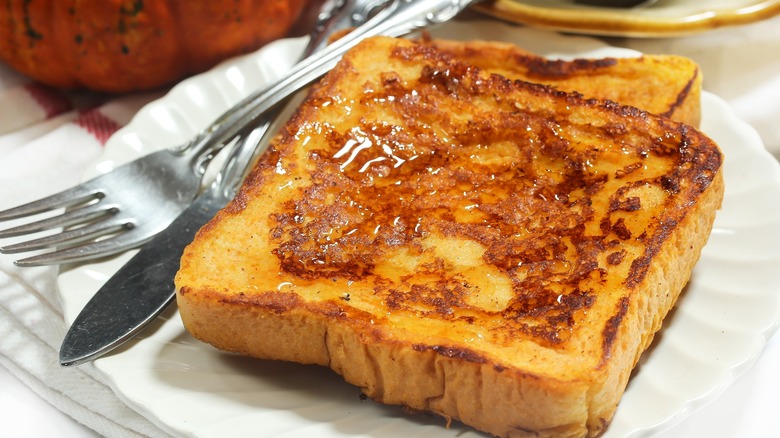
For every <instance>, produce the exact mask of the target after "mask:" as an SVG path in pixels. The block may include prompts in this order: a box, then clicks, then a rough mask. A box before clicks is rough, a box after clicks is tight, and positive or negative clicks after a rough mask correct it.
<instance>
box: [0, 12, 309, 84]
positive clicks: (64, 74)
mask: <svg viewBox="0 0 780 438" xmlns="http://www.w3.org/2000/svg"><path fill="white" fill-rule="evenodd" d="M305 2H306V0H230V1H219V0H82V1H77V0H7V1H6V2H4V4H3V6H2V7H0V59H2V60H3V61H5V62H6V63H8V65H10V66H11V67H12V68H14V69H16V70H18V71H19V72H21V73H24V74H26V75H29V76H30V77H32V78H34V79H37V80H39V81H41V82H43V83H45V84H48V85H51V86H55V87H59V88H88V89H92V90H97V91H107V92H127V91H137V90H145V89H151V88H155V87H158V86H161V85H165V84H169V83H171V82H173V81H176V80H178V79H181V78H183V77H185V76H187V75H190V74H193V73H196V72H200V71H203V70H206V69H208V68H210V67H212V66H214V65H215V64H217V63H218V62H219V61H221V60H223V59H225V58H228V57H230V56H234V55H238V54H241V53H247V52H250V51H253V50H255V49H257V48H259V47H261V46H262V45H264V44H266V43H268V42H269V41H271V40H274V39H276V38H280V37H283V36H285V35H286V34H287V32H288V31H289V30H290V28H291V26H292V25H293V24H294V23H295V21H296V20H297V19H298V17H299V15H300V14H301V12H302V10H303V8H304V6H305Z"/></svg>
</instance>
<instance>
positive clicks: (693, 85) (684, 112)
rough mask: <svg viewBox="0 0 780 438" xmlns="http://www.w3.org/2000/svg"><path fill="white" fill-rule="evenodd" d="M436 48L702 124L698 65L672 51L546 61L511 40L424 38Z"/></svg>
mask: <svg viewBox="0 0 780 438" xmlns="http://www.w3.org/2000/svg"><path fill="white" fill-rule="evenodd" d="M425 42H426V44H431V45H433V46H434V47H437V48H438V49H440V50H443V51H445V52H447V53H450V54H452V55H453V56H454V57H456V58H458V59H460V60H462V61H463V62H466V63H468V64H472V65H475V66H477V67H480V68H482V69H484V70H488V71H490V72H493V73H496V74H500V75H502V76H504V77H507V78H509V79H520V80H525V81H529V82H536V83H541V84H545V85H549V86H551V87H553V88H555V89H558V90H561V91H569V92H578V93H581V94H582V95H584V96H585V97H595V98H599V99H608V100H612V101H614V102H619V103H621V104H623V105H630V106H635V107H637V108H640V109H643V110H645V111H648V112H651V113H653V114H658V115H661V116H664V117H668V118H670V119H672V120H675V121H678V122H681V123H687V124H689V125H691V126H694V127H698V126H699V123H700V122H701V82H702V76H701V73H700V71H699V67H698V66H697V65H696V63H695V62H693V61H692V60H690V59H689V58H685V57H681V56H675V55H643V56H639V57H636V58H599V59H574V60H567V61H564V60H550V59H547V58H545V57H542V56H539V55H536V54H534V53H531V52H528V51H525V50H523V49H521V48H519V47H517V46H515V45H513V44H508V43H501V42H494V41H466V42H461V41H447V40H436V39H426V40H425Z"/></svg>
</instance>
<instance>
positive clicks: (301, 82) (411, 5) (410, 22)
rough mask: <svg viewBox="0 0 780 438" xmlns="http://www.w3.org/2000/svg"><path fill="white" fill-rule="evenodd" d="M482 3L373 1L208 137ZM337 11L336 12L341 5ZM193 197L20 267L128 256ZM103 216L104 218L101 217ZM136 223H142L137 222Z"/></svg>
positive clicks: (70, 218)
mask: <svg viewBox="0 0 780 438" xmlns="http://www.w3.org/2000/svg"><path fill="white" fill-rule="evenodd" d="M478 1H479V0H386V1H376V2H371V1H369V2H368V5H367V7H368V6H370V7H372V9H378V10H377V11H376V12H375V13H374V11H373V10H372V11H364V12H365V15H364V16H363V18H367V17H368V15H369V14H372V15H371V17H370V18H367V20H366V22H365V23H364V24H362V25H361V26H359V27H357V28H356V29H354V30H353V31H351V32H350V33H349V34H347V35H346V36H344V37H343V38H341V39H339V40H338V41H336V42H334V43H333V44H331V45H330V46H328V47H327V48H325V49H323V50H321V51H319V52H318V54H317V55H316V56H311V57H309V58H306V59H305V60H303V61H301V62H299V63H298V64H296V65H295V66H294V67H293V69H292V70H291V71H290V72H289V73H288V74H287V75H286V76H285V77H284V78H282V79H281V80H279V81H277V82H275V83H273V84H271V85H270V86H269V87H267V88H265V89H264V90H261V91H258V92H256V93H254V94H253V95H251V96H250V97H248V98H246V99H245V100H244V101H242V102H241V103H239V105H238V106H237V109H236V111H234V112H232V113H231V114H230V117H229V118H228V119H226V120H225V121H224V122H223V123H221V124H218V126H217V129H215V130H214V131H213V132H210V133H209V134H210V135H209V136H208V137H209V138H210V139H211V140H212V141H215V142H219V141H222V142H224V140H226V139H227V140H230V139H232V138H234V137H235V135H236V134H239V133H240V132H241V130H242V129H245V128H246V127H247V126H250V125H251V124H252V123H253V122H255V121H256V120H257V119H258V118H259V117H261V116H262V115H264V114H265V113H266V112H267V111H269V110H272V109H273V108H274V107H276V106H277V105H278V104H279V103H280V102H283V101H284V100H286V99H287V98H288V97H289V96H290V95H291V94H292V93H294V92H296V91H297V90H300V89H301V88H303V87H305V86H307V85H309V84H310V83H311V82H313V81H315V80H316V79H318V78H319V77H320V76H322V75H323V74H325V73H326V72H327V71H329V70H330V69H331V68H333V67H334V66H335V65H336V63H337V62H338V60H339V59H340V58H341V56H342V55H343V54H344V53H345V52H346V51H347V50H349V49H350V48H352V47H354V46H355V45H356V44H357V43H358V42H359V41H361V40H362V39H364V38H367V37H371V36H376V35H387V36H396V37H397V36H401V35H405V34H407V33H409V32H411V31H413V30H416V29H419V28H422V27H427V26H429V25H432V24H438V23H442V22H445V21H447V20H449V19H451V18H452V17H454V16H455V15H456V14H457V13H459V12H460V11H462V10H463V9H464V8H466V7H468V6H469V5H471V4H473V3H476V2H478ZM336 6H338V4H337V5H336ZM342 6H343V4H342ZM223 144H224V143H223ZM209 158H210V157H209ZM198 170H199V171H202V169H200V168H199V169H198ZM201 174H202V172H201ZM151 176H153V177H156V178H159V177H160V175H159V173H158V174H155V173H152V174H151ZM110 178H111V177H107V176H105V175H104V176H103V177H98V179H110ZM120 181H121V185H122V186H123V187H127V181H126V180H121V179H120ZM163 181H166V182H165V184H170V183H169V182H167V177H166V179H164V180H163ZM103 184H105V183H103ZM149 186H151V187H155V184H149ZM101 193H103V195H102V197H103V198H104V199H105V197H106V195H105V192H101ZM100 196H101V195H98V197H100ZM112 196H113V195H112ZM145 196H146V197H141V198H139V197H137V196H133V197H131V198H130V199H128V201H129V202H132V203H135V202H138V201H139V199H140V201H141V205H140V206H139V207H134V208H140V211H141V212H144V211H145V210H146V208H145V206H146V205H149V204H150V201H151V199H152V198H151V197H150V195H149V194H146V195H145ZM169 196H170V194H169ZM194 196H195V194H193V195H191V196H186V197H185V198H186V199H185V201H184V205H183V206H177V207H175V208H171V209H170V210H167V211H166V214H165V215H164V216H165V217H164V219H163V220H160V221H159V222H158V223H156V224H153V225H155V226H152V224H151V221H149V220H148V219H147V218H146V217H145V216H143V215H135V216H133V218H132V219H134V222H133V221H128V222H125V223H120V224H119V225H116V224H112V225H113V228H112V229H111V230H110V232H113V233H116V235H115V236H114V237H111V238H108V239H103V240H97V241H95V242H92V243H90V244H87V245H86V249H87V250H88V252H85V249H84V248H85V247H84V246H77V247H73V248H66V249H62V250H57V251H55V252H53V253H50V254H43V255H40V256H34V257H30V258H26V259H22V260H18V261H17V262H16V264H18V265H22V266H31V265H41V264H52V263H63V262H70V261H81V260H88V259H91V258H95V256H96V255H97V254H101V255H110V254H114V253H118V252H121V251H124V250H125V249H128V248H129V247H132V246H138V245H140V244H142V243H145V242H146V241H148V240H149V239H150V238H151V237H153V236H154V235H155V234H157V233H158V232H159V231H161V230H162V229H164V228H165V227H166V226H167V225H169V224H170V222H171V221H172V220H173V219H174V218H175V217H176V216H177V215H178V214H179V213H181V211H182V210H183V209H184V208H185V207H186V206H187V205H189V203H190V202H191V201H192V199H193V197H194ZM55 197H56V195H55ZM92 198H95V196H94V195H91V194H90V199H92ZM69 199H70V198H69ZM83 199H84V197H83V195H82V196H81V197H80V198H79V202H81V203H83V202H84V201H83ZM174 199H175V197H174ZM44 201H46V200H44ZM58 201H61V200H58ZM163 201H167V202H169V203H170V202H171V201H170V199H168V198H163ZM50 202H51V201H47V202H46V203H45V205H46V206H47V207H48V208H49V209H50V208H57V207H62V206H63V205H62V204H57V205H56V206H54V207H52V206H51V204H50ZM92 203H94V204H95V205H99V204H100V202H95V201H92ZM71 205H72V204H71ZM91 205H92V204H88V205H87V210H86V211H85V213H86V214H82V213H81V212H82V210H81V209H76V210H72V211H69V212H66V213H65V215H64V216H65V218H64V219H63V218H58V219H56V220H54V221H53V222H52V221H51V220H43V221H41V222H42V223H44V224H46V226H47V227H49V228H51V227H57V226H64V225H67V224H70V223H75V222H81V221H82V220H83V218H84V217H94V216H95V215H96V213H95V212H94V211H92V210H96V208H94V207H91ZM103 205H106V203H103ZM130 205H134V206H135V205H136V204H130ZM123 208H127V207H126V206H125V207H123ZM158 208H159V207H158ZM19 209H21V210H19ZM117 209H118V207H117V206H114V207H112V209H110V210H111V211H114V210H117ZM29 210H30V208H29V207H26V206H22V207H19V208H18V209H14V210H11V211H12V213H8V212H5V213H3V212H0V220H3V219H4V218H6V219H10V218H16V217H22V216H28V215H30V214H32V213H34V212H38V211H41V207H40V205H38V206H37V207H36V208H35V209H33V211H29ZM97 210H101V209H100V208H97ZM174 210H175V212H174V214H167V213H168V212H169V211H174ZM101 214H104V213H102V212H101ZM136 217H137V218H139V219H135V218H136ZM140 218H143V222H141V220H140ZM39 224H40V223H39ZM87 227H89V226H87ZM100 227H103V225H102V224H101V225H100ZM39 228H40V225H35V226H32V229H33V230H37V229H39ZM12 230H15V231H8V230H6V231H5V232H0V237H2V236H10V235H19V234H26V233H29V232H32V231H30V230H28V229H25V228H22V230H21V231H20V230H19V228H14V229H12ZM135 230H142V231H135ZM101 232H102V233H105V231H102V230H101ZM68 233H74V234H77V232H76V230H73V231H70V230H69V231H65V232H64V233H63V234H64V235H65V236H66V237H68V239H65V240H70V239H72V238H76V239H81V240H82V241H83V240H84V237H79V236H77V235H76V236H69V235H68ZM120 238H124V239H125V241H128V240H133V239H135V241H134V242H130V243H127V242H122V241H121V240H119V239H120ZM44 239H52V238H44ZM54 239H55V240H57V239H58V240H57V241H56V242H55V243H52V242H51V241H46V245H44V247H50V246H53V245H57V244H60V245H62V244H64V243H63V241H62V238H61V237H58V238H54ZM40 247H41V243H40V241H38V243H35V241H33V243H32V246H29V244H28V245H27V246H25V245H24V244H22V246H21V247H20V246H19V245H12V246H10V247H3V248H0V251H2V252H19V251H24V250H30V249H33V248H40Z"/></svg>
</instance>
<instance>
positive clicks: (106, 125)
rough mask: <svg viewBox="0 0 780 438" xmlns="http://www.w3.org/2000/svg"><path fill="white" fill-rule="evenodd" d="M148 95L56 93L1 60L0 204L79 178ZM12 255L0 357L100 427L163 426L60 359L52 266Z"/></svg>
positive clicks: (115, 430) (121, 430)
mask: <svg viewBox="0 0 780 438" xmlns="http://www.w3.org/2000/svg"><path fill="white" fill-rule="evenodd" d="M152 97H153V96H152V95H144V96H133V97H129V98H119V99H109V98H107V97H105V96H103V97H101V96H96V95H93V94H90V93H72V94H69V93H63V92H59V91H55V90H52V89H49V88H46V87H44V86H41V85H39V84H36V83H33V82H31V81H30V80H28V79H26V78H24V77H22V76H20V75H18V74H15V73H13V72H11V71H10V70H9V69H8V68H7V67H6V66H4V65H2V64H0V102H2V105H0V209H5V208H8V207H12V206H15V205H18V204H20V203H23V202H27V201H31V200H34V199H37V198H40V197H42V196H45V195H48V194H51V193H54V192H56V191H58V190H61V189H62V188H65V187H69V186H71V185H74V184H77V183H78V182H79V181H80V179H81V176H82V174H83V173H84V172H85V170H86V168H87V166H89V165H90V164H91V163H92V162H93V161H94V160H95V159H96V158H97V157H98V156H99V155H100V154H101V152H102V147H103V144H104V143H105V142H106V140H107V139H108V137H109V136H110V135H111V134H112V133H113V132H114V131H116V130H117V129H119V128H120V127H121V126H122V125H124V124H125V123H127V122H128V121H129V119H130V118H131V116H132V115H133V114H134V113H135V112H136V111H137V110H138V109H139V108H140V106H142V105H143V104H145V103H146V102H147V101H149V100H150V99H151V98H152ZM42 169H45V172H42V171H41V170H42ZM4 225H5V224H4ZM3 228H4V227H3ZM9 242H12V240H11V239H4V240H3V244H7V243H9ZM13 259H14V258H13V257H12V256H8V255H2V256H0V365H2V366H4V367H6V368H7V369H8V370H9V371H10V372H11V373H13V374H14V375H15V376H16V377H18V378H19V379H20V380H21V381H23V382H24V383H25V384H26V385H28V386H29V387H30V388H32V390H33V391H35V392H36V393H38V394H39V395H40V396H41V397H42V398H44V399H45V400H47V401H48V402H49V403H51V404H52V405H54V406H55V407H56V408H57V409H59V410H61V411H63V412H65V413H66V414H68V415H70V416H71V417H73V418H74V419H76V420H77V421H79V422H80V423H83V424H84V425H86V426H87V427H89V428H91V429H93V430H95V431H96V432H97V433H99V434H100V435H102V436H111V437H125V436H128V437H131V436H163V435H164V433H163V432H162V431H161V430H160V429H159V428H158V427H157V426H155V425H153V424H152V423H151V422H150V421H149V420H147V419H146V418H144V417H142V416H141V415H139V414H138V413H136V412H135V411H133V410H132V409H130V408H129V407H128V406H127V405H126V404H125V403H123V402H122V401H121V400H120V399H119V398H118V397H117V396H116V395H115V394H114V392H113V391H112V390H111V388H110V387H109V386H108V385H107V384H106V383H105V382H103V381H102V378H101V376H100V374H99V373H96V372H95V370H94V368H93V367H92V366H91V364H85V365H82V366H79V367H72V368H62V367H60V365H59V363H58V352H59V347H60V343H61V342H62V339H63V336H64V335H65V331H66V326H65V323H64V320H63V313H62V306H61V303H60V302H59V295H58V293H57V284H56V277H57V269H58V268H57V267H40V268H18V267H16V266H14V265H13V263H12V260H13Z"/></svg>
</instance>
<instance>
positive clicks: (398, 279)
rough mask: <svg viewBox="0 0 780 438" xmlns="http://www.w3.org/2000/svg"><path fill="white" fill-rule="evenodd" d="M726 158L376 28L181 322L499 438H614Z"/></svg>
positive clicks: (240, 200)
mask: <svg viewBox="0 0 780 438" xmlns="http://www.w3.org/2000/svg"><path fill="white" fill-rule="evenodd" d="M720 168H721V154H720V152H719V150H718V148H717V146H716V145H715V144H714V143H713V142H712V141H710V140H709V139H708V138H706V137H705V136H704V135H702V134H701V133H699V132H698V131H696V130H695V129H693V128H691V127H690V126H687V125H682V124H678V123H675V122H673V121H671V120H668V119H665V118H661V117H657V116H653V115H650V114H648V113H645V112H643V111H640V110H638V109H635V108H632V107H626V106H620V105H617V104H615V103H611V102H602V101H595V100H585V99H583V98H580V97H578V96H576V95H569V94H566V93H563V92H557V91H554V90H552V89H550V88H547V87H543V86H540V85H534V84H529V83H526V82H513V81H510V80H507V79H506V78H504V77H501V76H499V75H491V74H489V73H487V72H485V71H483V70H480V69H478V68H475V67H473V66H471V65H469V64H466V63H462V62H459V61H456V60H453V59H452V57H451V56H450V55H448V54H446V53H442V52H439V51H437V50H436V49H434V48H432V47H430V46H425V45H416V44H413V43H410V42H407V41H403V40H394V39H388V38H375V39H370V40H367V41H364V42H363V43H362V44H361V45H360V46H359V47H358V48H357V49H355V50H353V51H352V52H350V53H349V54H348V55H347V56H346V57H345V58H344V60H343V61H342V62H341V63H340V64H339V66H338V67H337V68H336V69H335V70H334V71H333V72H332V73H331V74H329V75H328V76H327V77H326V78H325V79H324V80H323V81H322V82H321V83H320V85H319V86H318V87H317V88H316V89H315V90H314V92H313V94H312V95H311V97H310V98H309V99H308V100H307V101H306V102H305V103H304V104H303V105H302V106H301V108H300V109H299V111H298V112H297V113H296V115H295V116H294V117H293V119H292V120H291V121H290V123H289V124H288V125H287V126H286V128H285V130H284V131H283V133H282V135H281V136H280V138H279V139H278V140H277V142H276V143H275V144H274V145H273V148H272V149H271V151H270V152H269V153H268V154H266V155H265V156H264V157H263V158H262V159H261V161H260V162H259V163H258V165H257V167H256V168H255V170H254V172H253V174H252V175H251V176H250V178H249V179H248V181H247V183H246V184H245V186H244V187H243V188H242V190H241V192H240V194H239V195H238V197H237V198H236V200H235V201H234V202H233V203H231V204H230V205H229V206H228V207H227V208H226V209H225V210H223V211H222V212H221V213H220V214H219V215H218V216H217V218H215V219H214V220H213V221H212V222H211V223H209V224H208V225H207V226H205V227H204V228H203V229H202V230H201V231H200V232H199V233H198V236H197V238H196V240H195V241H194V242H193V244H192V245H190V246H189V247H188V248H187V250H186V251H185V254H184V257H183V258H182V268H181V270H180V272H179V273H178V275H177V278H176V284H177V287H178V288H179V293H178V296H177V299H178V303H179V308H180V312H181V316H182V320H183V321H184V324H185V326H186V327H187V329H188V330H189V331H190V332H191V333H192V334H193V335H194V336H195V337H197V338H199V339H202V340H204V341H206V342H209V343H211V344H213V345H215V346H216V347H218V348H220V349H224V350H228V351H234V352H239V353H241V354H247V355H251V356H255V357H260V358H271V359H281V360H291V361H297V362H302V363H315V364H321V365H326V366H329V367H331V368H333V369H334V370H336V371H337V372H339V373H340V374H342V375H343V376H344V378H345V380H347V381H348V382H350V383H353V384H355V385H358V386H360V387H361V388H362V390H363V391H364V392H365V393H366V394H367V395H368V396H370V397H372V398H373V399H375V400H377V401H380V402H383V403H390V404H403V405H406V406H409V407H411V408H413V409H420V410H428V411H432V412H435V413H438V414H440V415H442V416H444V417H448V418H450V417H451V418H455V419H459V420H461V421H463V422H465V423H467V424H469V425H472V426H473V427H475V428H478V429H481V430H484V431H487V432H489V433H492V434H496V435H500V436H525V435H533V434H539V435H541V436H546V435H549V436H584V435H590V436H594V435H598V434H600V433H601V432H603V430H604V428H605V427H606V426H607V425H608V424H609V421H610V420H611V418H612V415H613V414H614V410H615V407H616V405H617V403H618V400H619V399H620V396H621V395H622V392H623V390H624V388H625V385H626V382H627V379H628V376H629V374H630V372H631V369H632V368H633V366H634V365H635V363H636V361H637V360H638V358H639V355H640V354H641V352H642V351H643V350H644V349H645V348H646V347H647V345H648V344H649V343H650V341H651V340H652V337H653V334H654V333H655V331H657V330H658V329H659V328H660V325H661V322H662V320H663V318H664V316H665V315H666V313H667V312H668V310H669V309H670V308H671V307H672V306H673V305H674V302H675V301H676V299H677V297H678V295H679V293H680V291H681V290H682V288H683V286H684V285H685V283H686V282H687V281H688V278H689V276H690V272H691V270H692V268H693V265H694V264H695V262H696V260H697V259H698V257H699V254H700V250H701V248H702V246H703V245H704V243H705V242H706V240H707V237H708V235H709V231H710V228H711V226H712V221H713V219H714V215H715V211H716V209H717V208H718V206H719V204H720V200H721V197H722V191H723V181H722V176H721V173H720ZM269 334H273V335H269Z"/></svg>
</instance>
